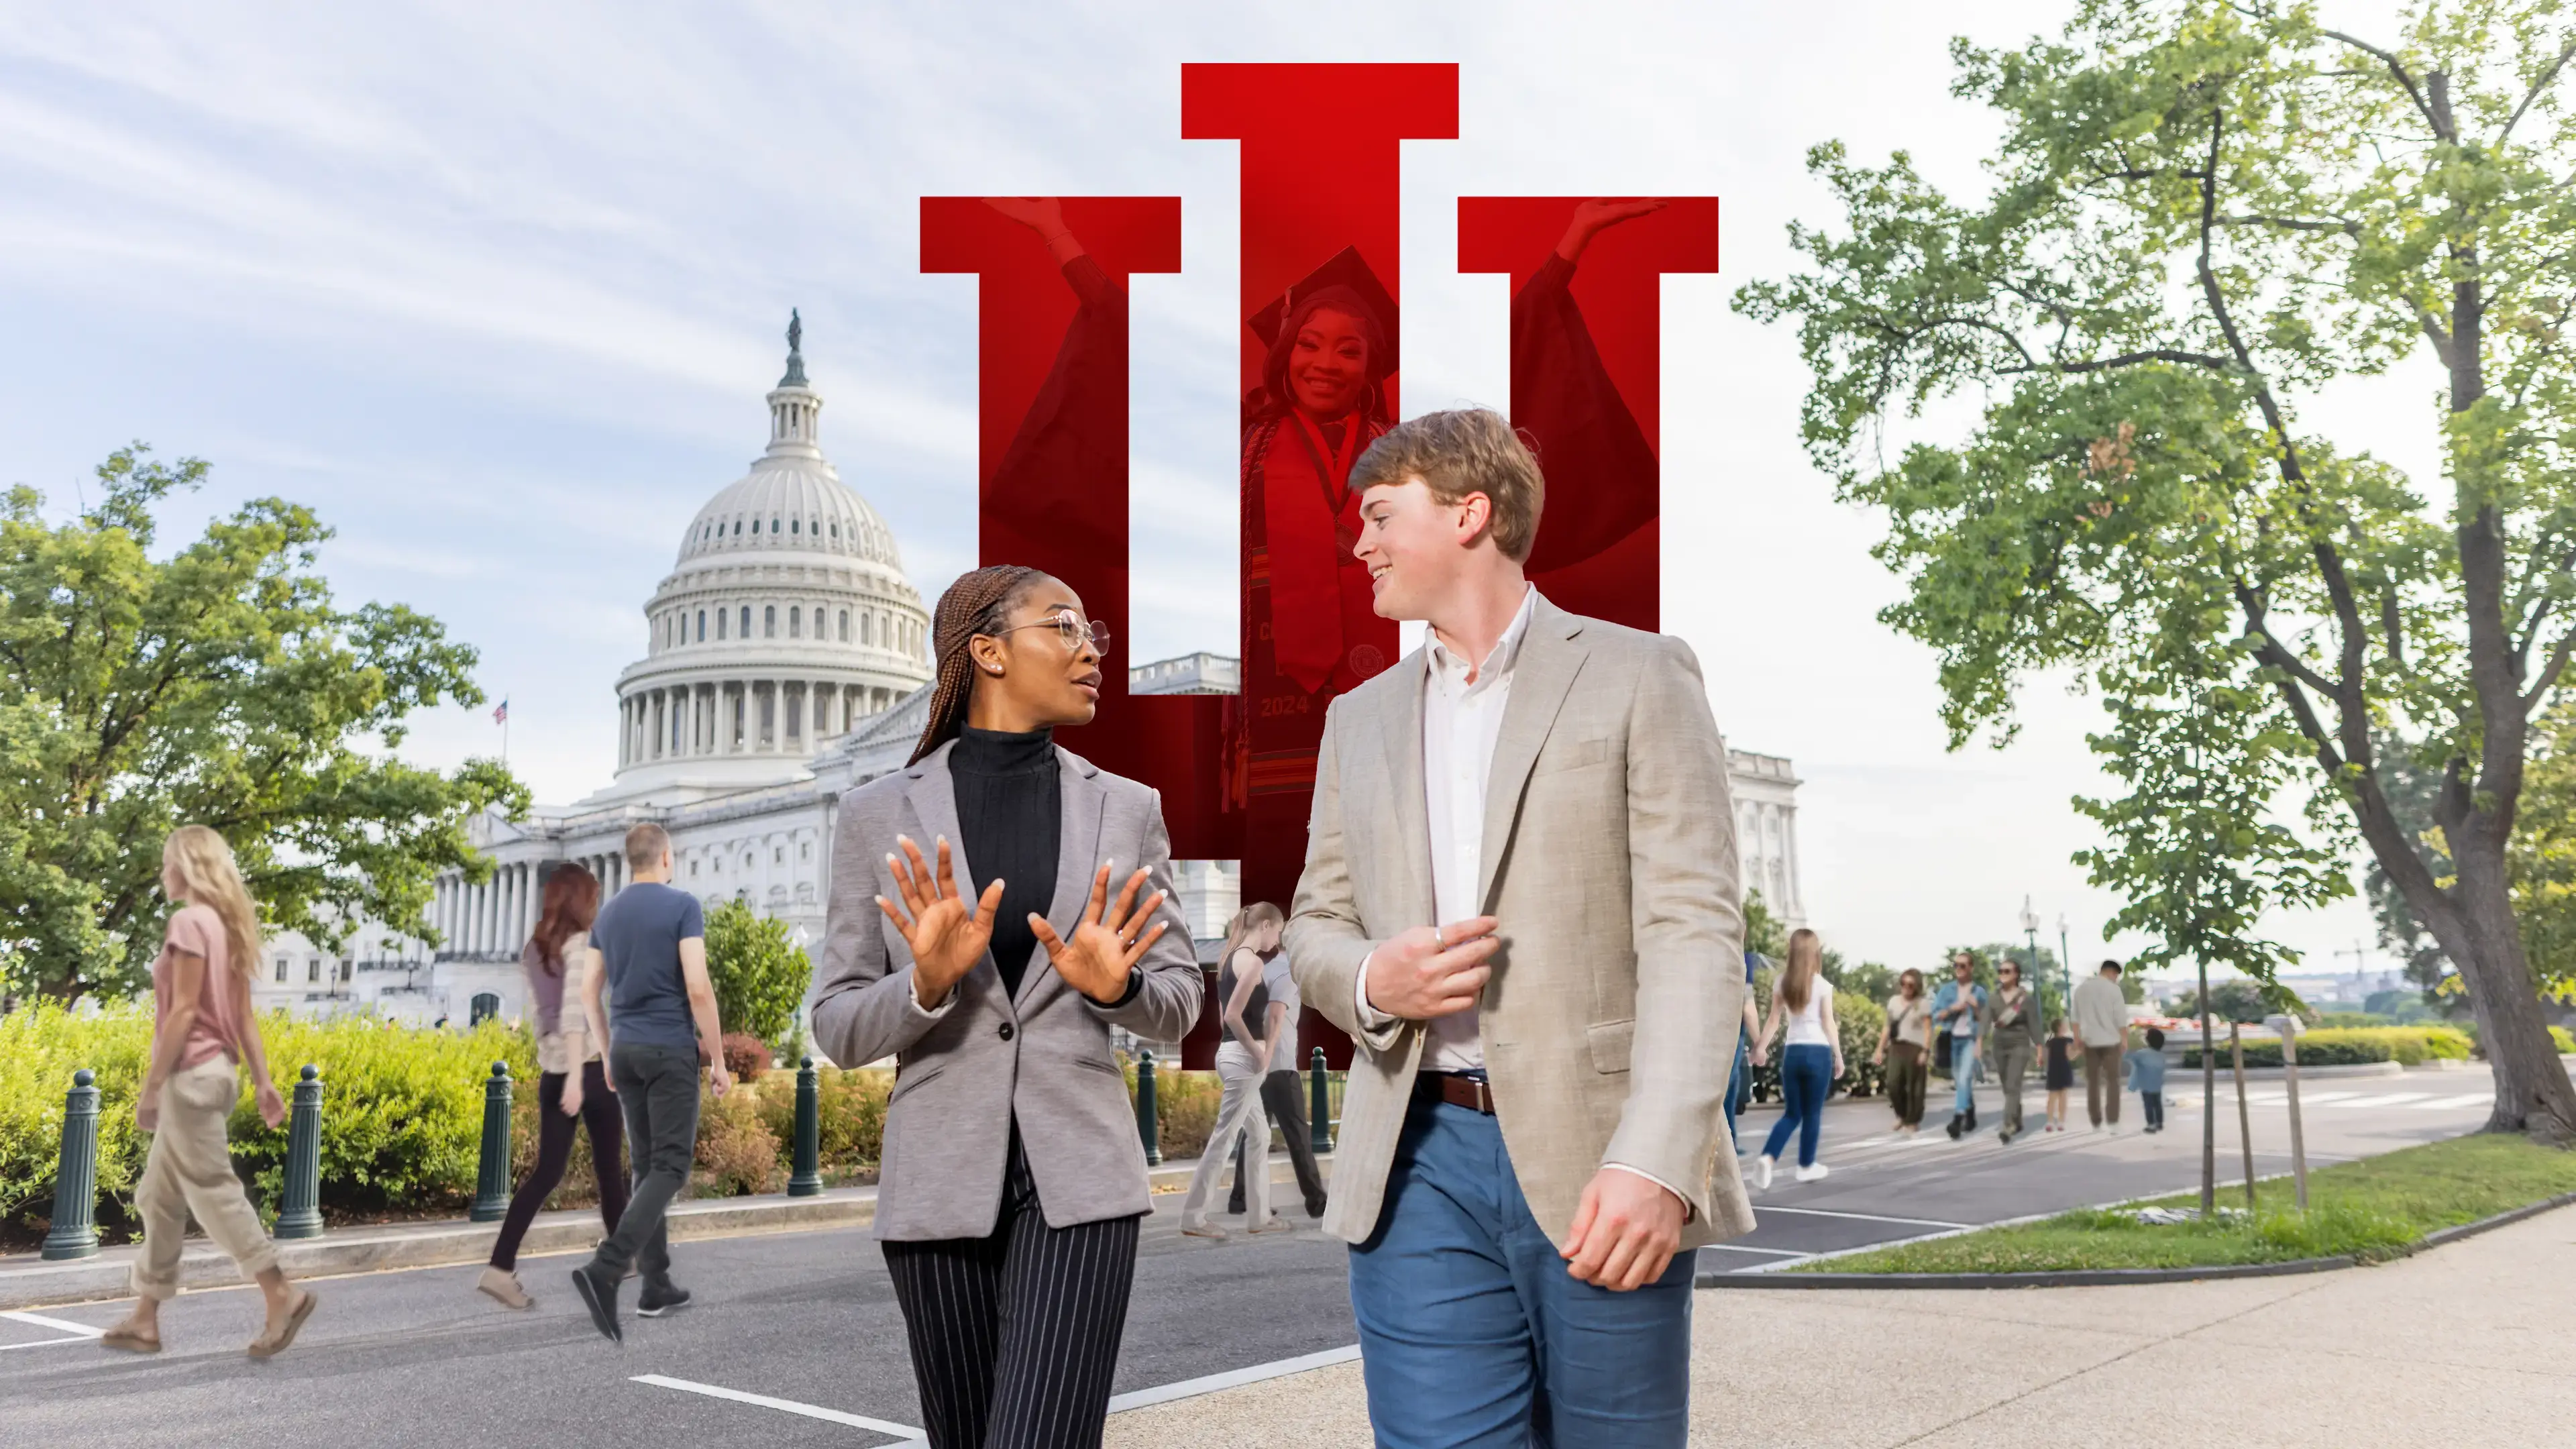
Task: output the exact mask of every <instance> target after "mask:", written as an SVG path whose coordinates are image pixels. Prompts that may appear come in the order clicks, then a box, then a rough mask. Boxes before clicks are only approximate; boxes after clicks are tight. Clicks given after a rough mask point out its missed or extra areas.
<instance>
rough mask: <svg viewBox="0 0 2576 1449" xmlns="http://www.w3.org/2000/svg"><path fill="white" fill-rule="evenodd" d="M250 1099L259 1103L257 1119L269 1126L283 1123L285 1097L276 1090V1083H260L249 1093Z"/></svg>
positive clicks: (277, 1125)
mask: <svg viewBox="0 0 2576 1449" xmlns="http://www.w3.org/2000/svg"><path fill="white" fill-rule="evenodd" d="M251 1100H252V1101H253V1102H256V1103H258V1104H259V1120H261V1121H262V1122H265V1123H267V1124H268V1125H269V1126H271V1127H279V1126H283V1125H284V1124H285V1122H286V1098H285V1096H284V1095H282V1094H281V1093H280V1092H279V1091H278V1090H277V1083H275V1082H262V1083H260V1084H259V1088H258V1090H257V1091H254V1092H253V1093H251Z"/></svg>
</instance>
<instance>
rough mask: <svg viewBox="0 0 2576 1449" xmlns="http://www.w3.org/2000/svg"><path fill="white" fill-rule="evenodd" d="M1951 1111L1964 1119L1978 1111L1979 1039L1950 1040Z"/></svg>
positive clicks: (1960, 1038)
mask: <svg viewBox="0 0 2576 1449" xmlns="http://www.w3.org/2000/svg"><path fill="white" fill-rule="evenodd" d="M1950 1081H1951V1088H1952V1090H1951V1096H1950V1109H1951V1110H1952V1111H1954V1112H1957V1113H1958V1114H1959V1115H1960V1116H1962V1117H1964V1116H1966V1115H1967V1114H1969V1113H1970V1112H1973V1111H1975V1110H1977V1039H1976V1038H1975V1037H1972V1036H1954V1037H1952V1038H1950Z"/></svg>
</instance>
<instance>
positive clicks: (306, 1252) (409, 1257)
mask: <svg viewBox="0 0 2576 1449" xmlns="http://www.w3.org/2000/svg"><path fill="white" fill-rule="evenodd" d="M1316 1160H1317V1161H1318V1162H1322V1163H1329V1162H1330V1161H1332V1155H1331V1154H1330V1153H1322V1154H1318V1156H1317V1159H1316ZM1197 1167H1198V1163H1197V1162H1196V1161H1195V1160H1190V1161H1184V1162H1169V1163H1165V1164H1164V1165H1162V1166H1160V1167H1156V1168H1153V1169H1150V1170H1149V1171H1148V1172H1147V1174H1146V1181H1147V1184H1148V1186H1149V1188H1162V1189H1177V1188H1183V1187H1187V1186H1188V1185H1189V1181H1190V1174H1191V1173H1192V1172H1194V1171H1195V1170H1196V1169H1197ZM1296 1180H1297V1178H1296V1172H1295V1169H1294V1168H1293V1167H1292V1166H1291V1164H1290V1162H1289V1160H1288V1158H1287V1157H1286V1156H1285V1155H1284V1154H1283V1155H1280V1156H1278V1157H1274V1158H1272V1159H1271V1181H1272V1182H1274V1183H1277V1182H1287V1183H1289V1184H1292V1185H1293V1184H1294V1183H1295V1182H1296ZM876 1216H877V1190H876V1189H875V1188H873V1187H842V1188H831V1189H827V1190H826V1191H824V1192H823V1193H821V1194H819V1195H817V1196H814V1197H783V1196H777V1195H763V1196H760V1197H736V1198H700V1199H697V1200H695V1201H692V1202H682V1203H674V1204H672V1205H671V1212H670V1217H669V1226H670V1235H671V1241H673V1242H675V1243H681V1242H696V1241H703V1240H706V1239H710V1238H739V1237H749V1236H752V1235H755V1234H760V1233H796V1232H817V1231H822V1230H826V1229H832V1228H862V1227H866V1226H868V1225H870V1224H872V1223H874V1222H875V1221H876ZM500 1231H501V1225H500V1224H499V1223H469V1222H459V1221H452V1220H451V1221H448V1222H440V1223H430V1224H426V1225H413V1224H405V1225H402V1226H396V1227H376V1228H340V1229H334V1230H332V1231H331V1232H329V1233H326V1234H324V1235H323V1236H322V1237H319V1238H306V1239H301V1240H289V1241H281V1242H279V1243H277V1245H276V1247H277V1261H278V1266H279V1267H280V1268H283V1269H285V1270H286V1273H287V1275H288V1276H289V1277H293V1278H326V1277H337V1276H340V1275H343V1274H349V1273H381V1272H385V1271H387V1270H390V1269H399V1268H445V1267H454V1266H457V1265H459V1264H468V1263H481V1262H484V1261H486V1260H487V1259H489V1258H490V1257H491V1254H492V1240H493V1239H494V1238H495V1237H497V1236H499V1234H500ZM600 1233H601V1227H600V1221H599V1214H598V1213H597V1212H596V1211H595V1210H592V1209H587V1208H584V1209H574V1210H564V1211H558V1212H550V1213H545V1214H542V1215H540V1216H539V1217H538V1219H537V1220H536V1222H535V1223H533V1224H531V1225H530V1226H529V1228H528V1233H527V1236H526V1237H525V1238H523V1239H521V1240H520V1245H519V1256H520V1257H521V1258H523V1259H525V1258H536V1257H544V1256H546V1255H549V1254H556V1253H577V1252H586V1251H588V1250H589V1248H590V1246H591V1244H593V1243H594V1242H596V1241H598V1239H599V1236H600ZM136 1252H137V1249H136V1248H135V1247H133V1246H127V1247H120V1248H111V1249H109V1250H107V1251H106V1252H105V1253H102V1254H100V1255H98V1256H96V1257H92V1258H81V1259H76V1260H74V1261H71V1262H67V1263H41V1264H32V1265H30V1266H27V1267H23V1268H0V1311H10V1310H17V1309H27V1308H43V1307H46V1306H49V1305H52V1304H57V1303H94V1302H97V1301H100V1300H102V1299H114V1298H127V1297H131V1296H132V1295H133V1292H134V1289H133V1286H132V1281H131V1278H130V1277H129V1274H130V1273H131V1266H130V1265H131V1264H132V1262H133V1260H134V1257H135V1255H136ZM241 1281H242V1279H241V1273H240V1271H239V1270H238V1269H236V1268H235V1267H234V1266H233V1260H232V1259H231V1258H230V1257H229V1256H227V1255H226V1254H225V1253H224V1252H223V1251H222V1250H221V1249H219V1248H216V1247H214V1246H213V1245H212V1244H210V1243H208V1242H207V1241H206V1240H205V1239H203V1238H191V1239H189V1240H188V1243H187V1246H186V1248H185V1249H184V1250H183V1251H182V1252H181V1254H180V1257H179V1288H180V1291H181V1292H192V1291H196V1290H200V1289H206V1288H229V1287H232V1286H234V1285H236V1284H238V1283H240V1282H241Z"/></svg>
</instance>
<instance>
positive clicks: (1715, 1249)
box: [1700, 1243, 1807, 1258]
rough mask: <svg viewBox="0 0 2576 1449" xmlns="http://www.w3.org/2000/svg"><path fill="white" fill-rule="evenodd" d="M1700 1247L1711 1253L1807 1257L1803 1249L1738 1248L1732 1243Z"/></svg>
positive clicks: (1706, 1244) (1702, 1245)
mask: <svg viewBox="0 0 2576 1449" xmlns="http://www.w3.org/2000/svg"><path fill="white" fill-rule="evenodd" d="M1700 1246H1701V1247H1702V1248H1705V1249H1707V1250H1708V1251H1710V1252H1712V1253H1765V1254H1768V1255H1770V1256H1772V1257H1775V1258H1803V1257H1805V1256H1807V1250H1806V1249H1804V1248H1740V1247H1737V1246H1736V1245H1735V1244H1733V1243H1702V1244H1700Z"/></svg>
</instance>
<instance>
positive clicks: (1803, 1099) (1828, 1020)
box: [1753, 926, 1843, 1188]
mask: <svg viewBox="0 0 2576 1449" xmlns="http://www.w3.org/2000/svg"><path fill="white" fill-rule="evenodd" d="M1823 968H1824V945H1823V943H1822V942H1821V941H1820V940H1819V939H1818V938H1817V936H1816V933H1815V932H1813V931H1810V930H1808V929H1806V928H1805V927H1803V926H1802V927H1800V928H1798V929H1797V930H1795V931H1792V932H1790V933H1789V964H1788V965H1787V966H1786V967H1784V968H1783V969H1782V970H1781V972H1780V984H1779V985H1778V986H1776V987H1774V988H1772V991H1771V1015H1770V1017H1769V1019H1767V1020H1766V1021H1764V1022H1763V1023H1762V1033H1761V1035H1760V1036H1758V1037H1756V1038H1755V1040H1756V1041H1757V1042H1764V1043H1767V1042H1769V1041H1770V1040H1771V1034H1772V1033H1773V1032H1775V1031H1779V1030H1780V1029H1781V1028H1782V1025H1783V1023H1784V1022H1785V1023H1786V1026H1787V1037H1786V1040H1785V1041H1783V1042H1782V1044H1781V1047H1780V1120H1779V1121H1777V1122H1774V1123H1772V1124H1771V1135H1770V1137H1769V1138H1768V1139H1767V1140H1765V1141H1764V1142H1763V1144H1762V1158H1761V1160H1760V1161H1759V1162H1757V1163H1755V1164H1754V1172H1755V1177H1754V1180H1753V1185H1754V1186H1756V1187H1765V1188H1767V1187H1769V1186H1770V1185H1771V1170H1772V1169H1773V1168H1774V1167H1777V1166H1778V1165H1779V1163H1780V1149H1781V1148H1782V1147H1784V1146H1786V1145H1787V1144H1788V1141H1789V1134H1790V1133H1791V1132H1793V1131H1794V1132H1796V1133H1797V1134H1798V1180H1799V1181H1800V1182H1814V1181H1816V1180H1817V1179H1819V1178H1821V1177H1823V1176H1824V1175H1825V1165H1824V1164H1823V1163H1821V1162H1818V1161H1817V1160H1816V1139H1817V1138H1818V1137H1820V1136H1822V1135H1823V1132H1824V1126H1825V1098H1826V1097H1827V1096H1828V1095H1829V1094H1830V1093H1831V1092H1832V1091H1833V1086H1834V1081H1835V1079H1836V1078H1838V1077H1840V1076H1842V1074H1843V1044H1842V1031H1841V1029H1840V1027H1839V1026H1838V1025H1837V1023H1836V1022H1835V1021H1834V983H1832V982H1830V981H1828V980H1826V979H1825V974H1824V969H1823Z"/></svg>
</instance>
